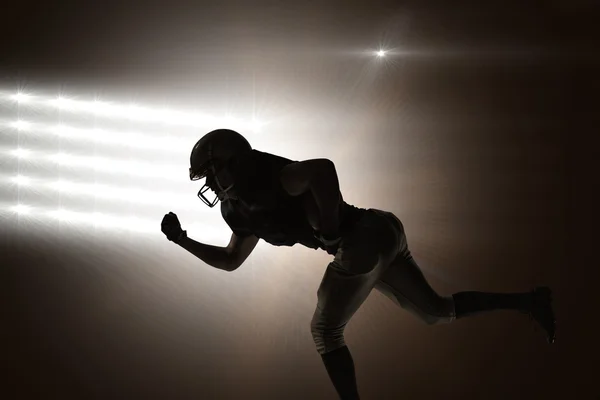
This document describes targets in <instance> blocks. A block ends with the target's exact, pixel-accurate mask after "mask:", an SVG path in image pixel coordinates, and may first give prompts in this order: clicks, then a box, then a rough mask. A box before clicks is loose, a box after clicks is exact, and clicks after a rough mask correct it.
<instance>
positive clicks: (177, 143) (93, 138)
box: [7, 121, 198, 153]
mask: <svg viewBox="0 0 600 400" xmlns="http://www.w3.org/2000/svg"><path fill="white" fill-rule="evenodd" d="M7 125H9V126H12V127H13V128H16V129H18V130H19V131H30V132H34V133H42V134H51V135H54V136H57V137H63V138H68V139H74V140H81V141H89V142H93V143H102V144H107V145H114V146H127V147H130V148H135V149H140V150H160V151H161V152H163V151H168V152H179V153H187V152H189V151H190V150H191V148H192V146H193V145H194V143H195V142H196V140H197V139H198V138H196V137H190V138H189V139H187V140H186V139H183V138H181V137H174V136H166V135H152V134H148V133H139V132H127V131H109V130H105V129H99V128H92V129H83V128H76V127H72V126H68V125H64V124H58V125H56V124H53V125H48V124H41V123H32V122H28V121H15V122H11V123H7Z"/></svg>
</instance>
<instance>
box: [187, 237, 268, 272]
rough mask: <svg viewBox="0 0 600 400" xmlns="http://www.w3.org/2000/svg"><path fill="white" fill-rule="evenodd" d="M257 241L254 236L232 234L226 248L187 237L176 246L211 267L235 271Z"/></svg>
mask: <svg viewBox="0 0 600 400" xmlns="http://www.w3.org/2000/svg"><path fill="white" fill-rule="evenodd" d="M258 240H259V239H258V238H257V237H256V236H254V235H250V236H245V237H239V236H237V235H236V234H235V233H232V234H231V240H230V241H229V244H228V245H227V247H220V246H213V245H210V244H204V243H200V242H197V241H195V240H194V239H191V238H189V237H187V236H185V237H183V238H182V239H181V240H180V241H179V243H178V244H179V245H180V246H181V247H183V248H184V249H186V250H187V251H189V252H190V253H192V254H193V255H195V256H196V257H198V258H199V259H201V260H202V261H204V262H205V263H207V264H208V265H210V266H212V267H215V268H218V269H222V270H224V271H235V270H236V269H238V268H239V267H240V266H241V265H242V264H243V263H244V261H246V259H247V258H248V256H249V255H250V253H252V250H254V248H255V247H256V244H257V243H258Z"/></svg>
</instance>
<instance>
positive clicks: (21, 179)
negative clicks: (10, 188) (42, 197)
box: [12, 175, 31, 186]
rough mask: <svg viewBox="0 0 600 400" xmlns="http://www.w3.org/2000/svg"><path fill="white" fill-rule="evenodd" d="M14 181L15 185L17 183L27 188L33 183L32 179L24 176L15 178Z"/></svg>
mask: <svg viewBox="0 0 600 400" xmlns="http://www.w3.org/2000/svg"><path fill="white" fill-rule="evenodd" d="M12 181H13V182H14V183H16V184H17V185H23V186H27V185H29V184H30V183H31V179H29V178H28V177H26V176H23V175H18V176H15V177H14V178H12Z"/></svg>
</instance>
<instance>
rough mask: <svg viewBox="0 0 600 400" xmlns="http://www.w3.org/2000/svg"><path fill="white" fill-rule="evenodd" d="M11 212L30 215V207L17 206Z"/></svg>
mask: <svg viewBox="0 0 600 400" xmlns="http://www.w3.org/2000/svg"><path fill="white" fill-rule="evenodd" d="M11 209H12V211H14V212H16V213H17V214H21V215H27V214H30V213H31V207H30V206H26V205H23V204H18V205H16V206H14V207H12V208H11Z"/></svg>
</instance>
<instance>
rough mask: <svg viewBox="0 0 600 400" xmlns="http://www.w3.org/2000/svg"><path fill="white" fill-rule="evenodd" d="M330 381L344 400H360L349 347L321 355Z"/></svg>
mask: <svg viewBox="0 0 600 400" xmlns="http://www.w3.org/2000/svg"><path fill="white" fill-rule="evenodd" d="M321 358H322V359H323V363H324V364H325V368H326V369H327V373H328V374H329V379H331V382H332V383H333V386H334V387H335V390H336V391H337V393H338V395H339V396H340V398H341V399H342V400H359V396H358V389H357V387H356V375H355V372H354V361H353V360H352V355H351V354H350V350H348V346H344V347H340V348H339V349H336V350H333V351H330V352H329V353H325V354H321Z"/></svg>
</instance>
